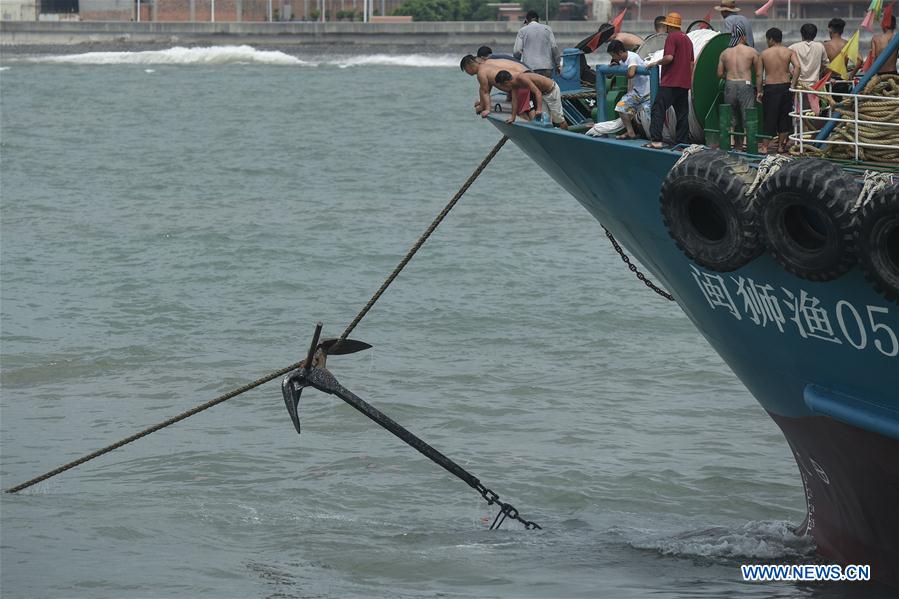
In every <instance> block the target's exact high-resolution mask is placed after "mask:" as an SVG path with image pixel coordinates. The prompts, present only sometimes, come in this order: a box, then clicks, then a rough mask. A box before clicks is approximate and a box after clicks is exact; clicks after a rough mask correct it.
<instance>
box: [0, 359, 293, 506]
mask: <svg viewBox="0 0 899 599" xmlns="http://www.w3.org/2000/svg"><path fill="white" fill-rule="evenodd" d="M302 365H303V362H297V363H296V364H291V365H290V366H286V367H284V368H281V369H280V370H276V371H274V372H270V373H269V374H267V375H265V376H264V377H262V378H259V379H256V380H255V381H253V382H252V383H248V384H246V385H244V386H243V387H238V388H237V389H233V390H231V391H228V392H227V393H225V394H224V395H219V396H218V397H216V398H215V399H213V400H211V401H207V402H206V403H204V404H201V405H199V406H197V407H195V408H192V409H190V410H187V411H186V412H181V413H180V414H178V415H177V416H175V417H173V418H169V419H168V420H166V421H164V422H160V423H159V424H155V425H153V426H151V427H150V428H146V429H144V430H142V431H140V432H139V433H135V434H133V435H131V436H130V437H126V438H124V439H122V440H121V441H118V442H116V443H113V444H112V445H107V446H106V447H104V448H102V449H98V450H97V451H95V452H93V453H89V454H87V455H86V456H82V457H80V458H78V459H77V460H74V461H71V462H69V463H68V464H63V465H62V466H60V467H59V468H55V469H53V470H51V471H50V472H47V473H46V474H42V475H40V476H38V477H35V478H32V479H31V480H28V481H25V482H24V483H22V484H20V485H16V486H15V487H12V488H11V489H7V490H6V492H7V493H18V492H19V491H21V490H22V489H27V488H28V487H30V486H32V485H36V484H37V483H39V482H41V481H44V480H47V479H48V478H50V477H52V476H56V475H57V474H61V473H62V472H65V471H66V470H71V469H72V468H74V467H75V466H79V465H81V464H83V463H85V462H87V461H90V460H92V459H94V458H98V457H100V456H101V455H103V454H104V453H109V452H110V451H113V450H114V449H118V448H119V447H122V446H123V445H127V444H128V443H131V442H132V441H137V440H138V439H140V438H141V437H146V436H147V435H149V434H150V433H155V432H156V431H158V430H160V429H163V428H165V427H167V426H171V425H172V424H175V423H176V422H180V421H181V420H184V419H185V418H189V417H191V416H193V415H194V414H197V413H199V412H202V411H203V410H208V409H209V408H211V407H212V406H215V405H218V404H220V403H222V402H223V401H227V400H229V399H231V398H232V397H237V396H238V395H240V394H241V393H246V392H247V391H249V390H250V389H254V388H256V387H258V386H259V385H262V384H263V383H267V382H269V381H270V380H272V379H276V378H278V377H279V376H283V375H285V374H287V373H288V372H290V371H291V370H296V369H297V368H299V367H300V366H302Z"/></svg>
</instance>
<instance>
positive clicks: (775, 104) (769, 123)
mask: <svg viewBox="0 0 899 599" xmlns="http://www.w3.org/2000/svg"><path fill="white" fill-rule="evenodd" d="M765 39H766V40H767V42H768V48H766V49H765V50H764V51H762V54H761V56H760V57H759V63H760V65H761V69H760V70H759V71H757V72H756V77H757V81H762V79H763V78H764V85H763V86H762V91H761V92H760V93H759V94H758V97H757V99H758V101H759V102H761V103H762V112H763V113H764V120H765V122H764V123H763V125H764V126H763V127H762V130H763V131H764V133H765V134H767V135H770V136H771V137H772V138H773V137H774V136H775V135H776V136H777V139H778V144H777V150H778V151H780V152H786V150H787V137H788V136H789V134H790V132H791V130H792V128H793V125H792V123H791V122H790V111H791V110H792V109H793V96H792V94H791V93H790V87H796V85H797V84H798V83H799V70H800V65H799V56H797V55H796V52H794V51H793V50H790V49H789V48H787V47H786V46H784V45H783V43H782V42H783V32H781V30H780V29H778V28H776V27H772V28H771V29H769V30H768V31H766V32H765ZM791 67H792V69H791ZM791 70H792V74H791V72H790V71H791ZM759 151H760V152H761V153H763V154H764V153H766V152H768V144H767V143H764V142H763V143H762V147H761V148H759Z"/></svg>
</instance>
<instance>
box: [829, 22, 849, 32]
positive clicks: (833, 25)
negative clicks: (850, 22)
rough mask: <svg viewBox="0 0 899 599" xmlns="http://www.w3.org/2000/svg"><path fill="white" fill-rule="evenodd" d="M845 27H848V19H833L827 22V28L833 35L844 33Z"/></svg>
mask: <svg viewBox="0 0 899 599" xmlns="http://www.w3.org/2000/svg"><path fill="white" fill-rule="evenodd" d="M844 29H846V21H844V20H843V19H831V20H830V22H829V23H828V24H827V30H828V31H830V33H831V35H833V34H836V35H843V30H844Z"/></svg>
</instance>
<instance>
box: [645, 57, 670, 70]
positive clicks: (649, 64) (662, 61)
mask: <svg viewBox="0 0 899 599" xmlns="http://www.w3.org/2000/svg"><path fill="white" fill-rule="evenodd" d="M672 62H674V56H673V55H671V54H666V55H665V56H663V57H661V58H660V59H658V60H657V61H655V62H647V63H646V67H647V68H651V67H658V66H662V67H663V66H665V65H666V64H671V63H672Z"/></svg>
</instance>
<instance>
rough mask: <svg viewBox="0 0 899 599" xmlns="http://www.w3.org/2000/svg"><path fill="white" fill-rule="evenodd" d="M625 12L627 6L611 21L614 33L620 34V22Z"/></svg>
mask: <svg viewBox="0 0 899 599" xmlns="http://www.w3.org/2000/svg"><path fill="white" fill-rule="evenodd" d="M626 12H627V6H625V7H624V8H623V9H622V10H621V12H620V13H618V16H617V17H615V18H614V19H612V26H613V27H615V33H621V22H622V21H623V20H624V13H626Z"/></svg>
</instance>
